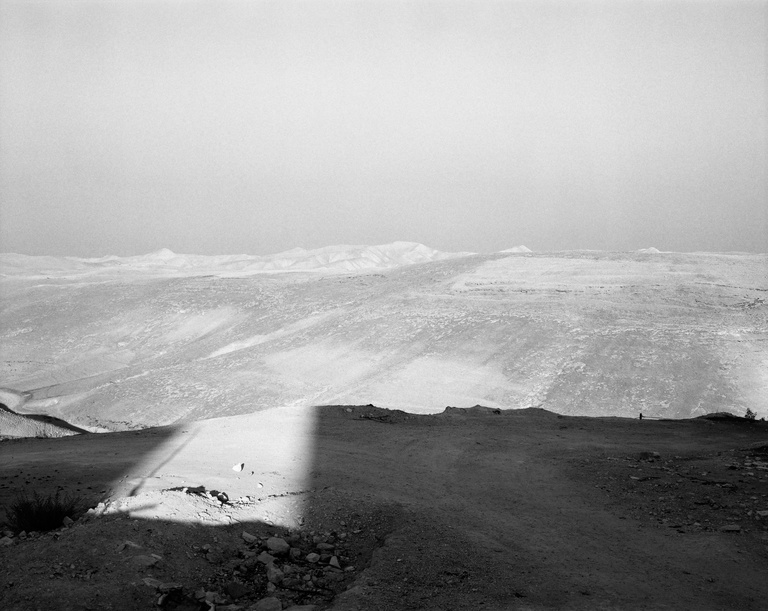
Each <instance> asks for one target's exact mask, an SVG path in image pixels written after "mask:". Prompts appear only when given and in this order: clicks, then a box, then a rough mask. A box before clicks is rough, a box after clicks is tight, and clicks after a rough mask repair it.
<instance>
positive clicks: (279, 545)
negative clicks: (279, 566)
mask: <svg viewBox="0 0 768 611" xmlns="http://www.w3.org/2000/svg"><path fill="white" fill-rule="evenodd" d="M267 547H268V548H269V551H271V552H274V553H275V554H277V555H278V556H279V555H282V554H287V553H288V551H289V550H290V549H291V546H290V545H289V544H288V542H287V541H286V540H285V539H283V538H281V537H270V538H269V539H267Z"/></svg>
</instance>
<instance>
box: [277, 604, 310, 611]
mask: <svg viewBox="0 0 768 611" xmlns="http://www.w3.org/2000/svg"><path fill="white" fill-rule="evenodd" d="M315 609H317V605H293V606H292V607H288V608H287V609H286V610H285V611H315Z"/></svg>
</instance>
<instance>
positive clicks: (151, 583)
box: [142, 577, 163, 588]
mask: <svg viewBox="0 0 768 611" xmlns="http://www.w3.org/2000/svg"><path fill="white" fill-rule="evenodd" d="M142 581H143V582H144V585H145V586H148V587H150V588H159V587H160V586H161V585H162V584H163V582H162V581H160V580H159V579H155V578H154V577H145V578H144V579H142Z"/></svg>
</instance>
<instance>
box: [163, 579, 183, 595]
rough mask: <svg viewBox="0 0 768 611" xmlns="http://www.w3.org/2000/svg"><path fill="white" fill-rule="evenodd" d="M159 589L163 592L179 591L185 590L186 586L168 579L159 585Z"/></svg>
mask: <svg viewBox="0 0 768 611" xmlns="http://www.w3.org/2000/svg"><path fill="white" fill-rule="evenodd" d="M157 589H158V590H159V591H160V592H163V593H168V592H178V591H179V590H183V589H184V586H183V585H181V584H180V583H177V582H175V581H167V582H165V583H161V584H160V585H159V586H157Z"/></svg>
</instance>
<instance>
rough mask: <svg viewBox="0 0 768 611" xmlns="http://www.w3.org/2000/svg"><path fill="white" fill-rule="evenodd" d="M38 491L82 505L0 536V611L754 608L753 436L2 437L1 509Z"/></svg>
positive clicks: (493, 430) (763, 478)
mask: <svg viewBox="0 0 768 611" xmlns="http://www.w3.org/2000/svg"><path fill="white" fill-rule="evenodd" d="M309 420H311V422H309ZM308 422H309V423H308ZM298 447H301V448H302V451H301V452H297V451H296V449H297V448H298ZM241 461H242V463H244V465H245V466H244V467H243V468H242V470H241V471H238V470H236V469H235V470H233V469H232V467H233V464H234V466H237V465H238V464H239V463H240V462H241ZM56 489H61V490H65V491H70V492H74V493H77V494H80V495H83V497H84V499H86V500H87V505H89V506H91V507H96V510H95V511H91V512H90V513H88V514H86V515H84V516H83V517H81V518H80V519H78V520H77V521H75V522H74V524H72V525H71V526H70V527H68V528H64V529H61V530H59V531H56V532H54V533H52V534H45V535H36V534H33V535H31V536H30V535H27V536H19V534H17V533H16V534H14V536H13V537H11V538H5V539H0V599H2V601H3V605H2V608H3V609H4V611H5V610H15V609H24V610H26V609H152V608H159V607H158V605H160V607H161V608H167V609H211V608H215V609H232V610H236V609H242V610H244V609H259V610H260V611H262V610H263V611H266V610H268V609H272V610H276V609H280V608H282V609H288V608H291V607H292V606H297V605H298V606H300V605H309V606H306V607H305V608H306V609H307V610H308V609H312V608H314V609H316V610H318V611H319V610H324V609H334V610H336V611H352V610H357V609H359V610H365V611H368V610H370V611H376V610H381V611H387V610H401V609H402V610H410V609H423V610H434V611H437V610H457V611H458V610H477V609H486V610H499V611H500V610H504V609H521V610H523V609H630V610H632V609H704V610H706V609H713V610H714V609H724V610H725V609H728V610H731V609H745V610H746V609H755V610H757V609H760V610H762V609H765V608H766V600H768V424H766V423H764V422H748V421H745V420H743V419H734V418H729V419H697V420H678V421H652V420H643V421H639V420H626V419H612V418H577V417H565V416H558V415H556V414H553V413H550V412H546V411H543V410H539V409H528V410H520V411H505V412H501V413H495V412H494V411H493V410H489V409H486V408H472V409H468V410H458V409H447V410H446V411H445V412H444V413H443V414H440V415H435V416H414V415H410V414H405V413H403V412H398V411H387V410H381V409H378V408H375V407H373V406H356V407H347V406H325V407H317V408H312V409H310V410H306V409H305V410H299V409H288V408H286V409H285V410H269V411H267V412H259V413H257V414H253V415H250V416H240V417H236V418H227V419H219V420H209V421H203V422H199V423H188V424H186V425H182V426H176V427H165V428H159V429H147V430H144V431H135V432H126V433H114V434H104V435H90V434H89V435H80V436H75V437H67V438H62V439H49V440H44V439H25V440H12V441H4V442H2V443H0V506H2V507H7V506H8V505H9V504H10V503H11V502H12V500H13V498H14V497H15V495H16V494H18V493H19V492H21V491H24V490H26V491H28V492H32V491H35V490H37V491H40V492H42V493H47V492H53V491H55V490H56ZM222 493H223V495H222ZM100 501H103V502H102V504H101V505H97V503H99V502H100ZM3 514H4V512H3V510H2V509H1V508H0V516H2V515H3ZM75 517H76V516H75ZM244 532H245V533H246V535H244V534H243V533H244ZM274 536H277V537H279V538H282V539H284V540H285V541H286V542H287V544H288V547H290V548H292V549H291V550H290V551H281V550H278V549H275V545H276V544H275V542H274V540H272V541H270V540H269V537H274ZM270 546H271V547H270ZM278 547H279V546H278ZM264 551H267V552H269V554H270V556H272V557H274V559H270V558H269V557H267V556H264V555H261V554H262V552H264ZM311 553H317V554H318V556H319V558H315V557H314V556H310V557H308V555H309V554H311ZM276 571H277V572H276ZM312 605H314V607H312ZM299 608H301V607H299Z"/></svg>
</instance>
